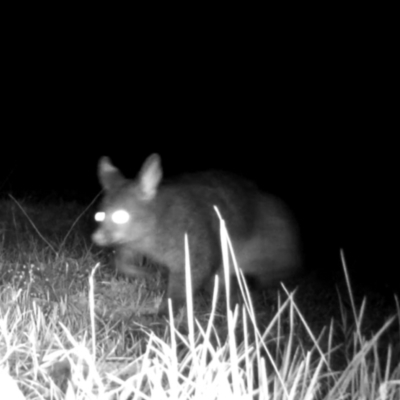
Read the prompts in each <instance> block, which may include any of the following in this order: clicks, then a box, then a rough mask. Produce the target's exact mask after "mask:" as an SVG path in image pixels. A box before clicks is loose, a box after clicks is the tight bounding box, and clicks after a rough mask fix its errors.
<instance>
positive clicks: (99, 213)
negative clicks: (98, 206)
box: [94, 211, 106, 222]
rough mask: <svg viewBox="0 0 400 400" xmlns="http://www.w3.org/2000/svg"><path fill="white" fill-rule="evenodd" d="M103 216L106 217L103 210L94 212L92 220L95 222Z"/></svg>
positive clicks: (102, 219)
mask: <svg viewBox="0 0 400 400" xmlns="http://www.w3.org/2000/svg"><path fill="white" fill-rule="evenodd" d="M105 218H106V213H105V212H103V211H99V212H97V213H96V214H94V220H95V221H97V222H101V221H104V219H105Z"/></svg>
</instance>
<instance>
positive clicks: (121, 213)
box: [111, 210, 130, 224]
mask: <svg viewBox="0 0 400 400" xmlns="http://www.w3.org/2000/svg"><path fill="white" fill-rule="evenodd" d="M129 218H130V217H129V213H128V212H127V211H125V210H118V211H115V212H113V214H112V215H111V219H112V221H113V222H115V223H116V224H126V223H127V222H128V221H129Z"/></svg>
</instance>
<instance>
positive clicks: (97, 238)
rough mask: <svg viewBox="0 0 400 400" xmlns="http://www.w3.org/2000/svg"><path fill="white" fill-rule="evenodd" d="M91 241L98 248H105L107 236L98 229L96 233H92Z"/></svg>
mask: <svg viewBox="0 0 400 400" xmlns="http://www.w3.org/2000/svg"><path fill="white" fill-rule="evenodd" d="M92 241H93V243H95V244H97V245H98V246H106V245H107V244H108V243H109V240H108V239H107V235H106V234H105V233H104V231H103V230H100V229H98V230H97V231H96V232H94V233H93V235H92Z"/></svg>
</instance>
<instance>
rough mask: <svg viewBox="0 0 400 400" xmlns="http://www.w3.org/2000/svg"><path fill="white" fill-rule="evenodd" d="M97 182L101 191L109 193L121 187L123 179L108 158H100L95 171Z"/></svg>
mask: <svg viewBox="0 0 400 400" xmlns="http://www.w3.org/2000/svg"><path fill="white" fill-rule="evenodd" d="M97 174H98V177H99V181H100V184H101V186H103V189H105V190H107V191H109V190H113V189H115V188H117V187H119V186H121V185H122V184H123V183H124V182H125V181H126V179H125V177H124V176H123V175H122V174H121V172H120V171H119V169H118V168H116V167H115V166H114V165H113V164H112V162H111V160H110V159H109V158H108V157H101V158H100V160H99V165H98V169H97Z"/></svg>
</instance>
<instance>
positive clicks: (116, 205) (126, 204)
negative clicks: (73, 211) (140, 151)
mask: <svg viewBox="0 0 400 400" xmlns="http://www.w3.org/2000/svg"><path fill="white" fill-rule="evenodd" d="M98 176H99V181H100V183H101V185H102V187H103V190H104V197H103V200H102V203H101V207H100V209H99V211H98V212H97V213H96V214H95V220H96V221H97V222H98V223H99V227H98V229H97V230H96V231H95V232H94V233H93V235H92V240H93V242H94V243H96V244H97V245H99V246H113V245H119V244H123V243H132V244H137V245H138V246H145V245H146V240H151V234H152V232H154V225H155V223H156V215H155V212H154V200H155V198H156V195H157V190H158V186H159V184H160V181H161V178H162V169H161V162H160V157H159V156H158V155H157V154H153V155H151V156H150V157H148V158H147V160H146V161H145V162H144V164H143V166H142V169H141V170H140V172H139V174H138V176H137V177H136V179H134V180H129V179H126V178H125V177H124V176H123V175H122V174H121V172H120V171H119V170H118V169H117V168H116V167H115V166H114V165H113V164H112V163H111V161H110V159H109V158H108V157H102V158H101V159H100V161H99V165H98Z"/></svg>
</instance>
